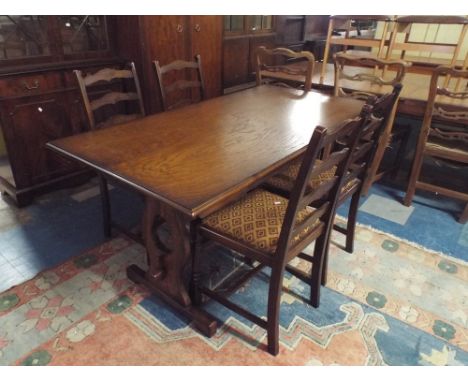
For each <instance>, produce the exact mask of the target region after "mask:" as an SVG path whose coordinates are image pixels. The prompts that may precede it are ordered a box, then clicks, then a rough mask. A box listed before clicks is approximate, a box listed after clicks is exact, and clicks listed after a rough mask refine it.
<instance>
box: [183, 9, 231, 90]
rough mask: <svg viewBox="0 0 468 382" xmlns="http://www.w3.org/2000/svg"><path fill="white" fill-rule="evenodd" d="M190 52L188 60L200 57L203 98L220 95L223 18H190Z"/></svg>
mask: <svg viewBox="0 0 468 382" xmlns="http://www.w3.org/2000/svg"><path fill="white" fill-rule="evenodd" d="M190 29H191V31H192V32H191V42H192V43H191V51H190V52H189V56H190V57H189V59H191V60H192V59H193V57H195V55H196V54H199V55H200V56H201V60H202V67H203V76H204V80H205V98H213V97H218V96H219V95H221V71H222V65H221V55H222V51H223V16H190Z"/></svg>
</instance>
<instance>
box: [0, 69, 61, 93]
mask: <svg viewBox="0 0 468 382" xmlns="http://www.w3.org/2000/svg"><path fill="white" fill-rule="evenodd" d="M63 87H64V86H63V81H62V75H61V74H60V73H37V74H33V75H23V76H15V77H10V78H4V79H0V98H8V97H17V96H31V95H36V94H43V93H44V92H47V91H51V90H59V89H62V88H63Z"/></svg>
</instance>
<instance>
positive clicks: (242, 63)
mask: <svg viewBox="0 0 468 382" xmlns="http://www.w3.org/2000/svg"><path fill="white" fill-rule="evenodd" d="M248 74H249V38H248V37H237V38H230V39H225V40H224V47H223V88H229V87H231V86H236V85H240V84H244V83H246V82H247V81H248Z"/></svg>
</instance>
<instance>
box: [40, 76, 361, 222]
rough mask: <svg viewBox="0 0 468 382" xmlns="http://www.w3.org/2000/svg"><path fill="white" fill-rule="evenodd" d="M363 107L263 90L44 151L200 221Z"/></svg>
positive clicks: (274, 89) (72, 139)
mask: <svg viewBox="0 0 468 382" xmlns="http://www.w3.org/2000/svg"><path fill="white" fill-rule="evenodd" d="M362 105H363V102H362V101H357V100H354V99H348V98H342V97H329V96H326V95H322V94H319V93H315V92H308V93H304V92H303V91H298V90H293V89H286V88H281V87H275V86H268V85H265V86H260V87H256V88H252V89H248V90H245V91H242V92H238V93H234V94H230V95H227V96H223V97H218V98H213V99H210V100H207V101H204V102H201V103H198V104H194V105H190V106H187V107H184V108H181V109H176V110H173V111H169V112H165V113H160V114H155V115H151V116H148V117H145V118H142V119H138V120H134V121H131V122H128V123H125V124H122V125H117V126H113V127H109V128H106V129H102V130H96V131H92V132H88V133H84V134H79V135H75V136H70V137H67V138H62V139H58V140H55V141H53V142H49V143H48V144H47V146H48V147H49V148H51V149H53V150H55V151H58V152H60V153H62V154H65V155H66V156H69V157H72V158H75V159H77V160H78V161H80V162H83V163H85V164H87V165H89V166H91V167H93V168H95V169H97V170H98V171H101V172H103V173H105V174H108V175H111V176H112V177H114V178H117V179H119V180H121V181H123V182H125V183H127V184H129V185H131V186H132V187H134V188H136V189H138V190H140V191H142V192H144V193H145V194H147V195H150V196H152V197H154V198H156V199H158V200H160V201H163V202H165V203H167V204H169V205H170V206H172V207H174V208H176V209H178V210H179V211H182V212H183V213H185V214H186V215H189V216H191V217H192V218H195V217H198V216H200V217H204V216H206V215H208V214H209V213H211V212H213V211H215V210H216V209H218V208H220V207H222V206H223V205H225V204H226V203H228V202H230V201H233V200H235V199H236V198H237V197H239V196H240V195H241V194H242V193H244V192H246V191H247V190H249V189H251V188H252V187H255V186H256V185H258V184H259V183H261V181H262V180H263V179H264V178H265V177H266V176H268V175H269V174H271V173H273V172H274V171H277V170H278V169H279V168H280V167H281V166H282V165H284V164H285V163H287V162H288V161H290V160H292V159H294V158H296V157H298V156H299V155H300V154H301V153H302V152H303V151H304V150H305V147H306V146H307V144H308V143H309V140H310V138H311V136H312V133H313V131H314V129H315V127H316V126H317V125H322V126H325V127H327V128H330V129H333V128H337V127H338V126H340V125H341V122H342V121H344V120H345V119H347V118H353V117H355V116H356V115H358V114H359V112H360V110H361V107H362Z"/></svg>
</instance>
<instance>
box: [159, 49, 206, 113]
mask: <svg viewBox="0 0 468 382" xmlns="http://www.w3.org/2000/svg"><path fill="white" fill-rule="evenodd" d="M153 64H154V67H155V70H156V76H157V77H158V86H159V94H160V96H161V104H162V108H163V110H164V111H168V110H172V109H175V108H177V107H181V106H183V105H187V104H191V103H193V102H195V101H193V100H192V99H190V102H187V101H188V100H189V98H184V99H183V102H181V101H180V100H177V101H175V102H169V98H171V97H168V94H169V93H173V92H176V91H182V92H184V91H188V90H189V89H197V91H198V93H199V95H200V97H199V99H200V101H202V100H204V99H205V80H204V77H203V69H202V63H201V56H200V55H199V54H197V55H196V56H195V61H184V60H175V61H173V62H171V63H169V64H167V65H164V66H161V65H160V63H159V61H158V60H155V61H153ZM187 70H189V71H190V73H192V72H193V71H195V72H196V77H197V79H196V80H193V79H186V78H183V79H177V80H175V81H173V82H172V83H171V84H169V85H165V84H164V78H165V75H168V74H170V73H171V72H182V71H184V77H185V74H186V73H185V71H187ZM190 97H192V92H190ZM172 98H174V97H172Z"/></svg>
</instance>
